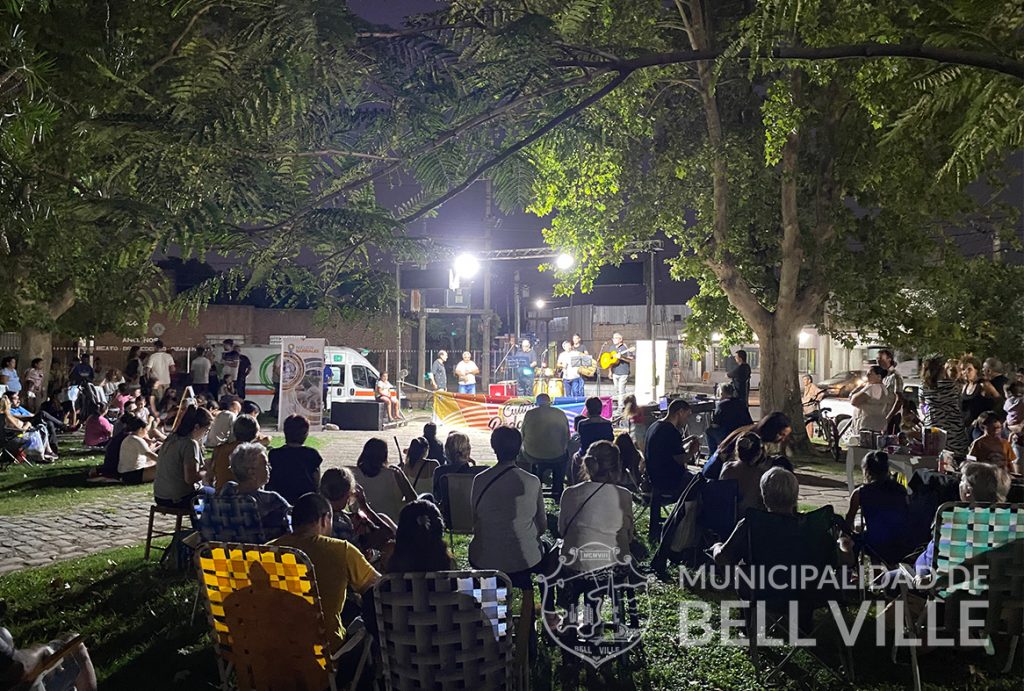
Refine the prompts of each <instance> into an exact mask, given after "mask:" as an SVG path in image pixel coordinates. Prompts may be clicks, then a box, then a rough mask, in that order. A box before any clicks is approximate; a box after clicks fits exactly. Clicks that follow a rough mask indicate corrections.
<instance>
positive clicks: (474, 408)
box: [434, 391, 612, 430]
mask: <svg viewBox="0 0 1024 691" xmlns="http://www.w3.org/2000/svg"><path fill="white" fill-rule="evenodd" d="M583 403H584V399H582V398H556V399H554V401H553V402H552V404H551V405H552V407H554V408H558V409H559V410H561V411H562V412H564V413H565V417H566V418H568V420H569V425H570V427H571V426H572V423H573V420H574V419H575V418H576V416H577V415H581V414H582V413H583ZM601 403H602V408H601V414H602V415H603V416H605V417H606V418H611V416H612V399H611V396H602V397H601ZM536 407H537V404H536V403H535V401H534V399H533V398H532V397H526V396H522V397H516V398H509V399H503V400H499V399H495V398H488V397H487V396H484V395H481V394H475V395H474V394H460V393H449V392H447V391H435V392H434V422H436V423H438V424H441V425H446V426H448V427H454V428H455V429H466V428H468V429H483V430H486V429H494V428H495V427H501V426H505V425H508V426H512V427H522V425H523V416H525V415H526V411H528V410H531V409H532V408H536Z"/></svg>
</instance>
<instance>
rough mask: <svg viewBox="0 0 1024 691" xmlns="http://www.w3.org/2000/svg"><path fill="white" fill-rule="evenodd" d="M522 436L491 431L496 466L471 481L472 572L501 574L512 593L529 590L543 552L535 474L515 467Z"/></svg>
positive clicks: (542, 518)
mask: <svg viewBox="0 0 1024 691" xmlns="http://www.w3.org/2000/svg"><path fill="white" fill-rule="evenodd" d="M522 443H523V437H522V435H521V434H520V433H519V430H517V429H515V428H514V427H498V428H497V429H495V430H494V431H493V432H491V448H492V449H493V450H494V454H495V456H497V458H498V462H497V464H496V465H494V466H492V467H491V468H488V469H486V470H484V471H483V472H481V473H480V474H478V475H477V476H476V477H475V478H473V492H472V502H473V518H474V520H473V539H472V540H471V541H470V543H469V563H470V564H472V566H473V568H476V569H496V570H498V571H504V572H505V574H507V575H508V577H509V579H510V580H511V581H512V585H514V586H515V587H517V588H532V587H533V581H532V579H531V576H530V574H531V573H540V572H541V570H542V569H543V559H544V556H545V554H546V552H547V550H546V549H545V547H544V544H543V543H542V542H541V539H540V536H541V535H543V534H544V531H545V530H546V529H547V514H546V513H545V512H544V496H543V495H542V494H541V485H540V480H539V479H538V478H537V476H536V475H533V474H531V473H528V472H526V471H525V470H523V469H521V468H519V467H518V466H516V459H517V458H519V450H520V448H521V446H522Z"/></svg>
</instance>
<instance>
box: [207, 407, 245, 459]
mask: <svg viewBox="0 0 1024 691" xmlns="http://www.w3.org/2000/svg"><path fill="white" fill-rule="evenodd" d="M229 400H230V402H228V401H222V403H227V405H226V406H224V408H223V409H222V410H221V411H220V412H219V413H217V417H215V418H213V424H212V425H210V432H209V434H207V435H206V448H208V449H212V448H214V447H216V446H218V445H220V444H226V443H227V442H230V441H234V440H235V432H234V427H235V419H236V418H237V417H238V414H239V413H241V412H242V401H241V400H239V399H238V397H237V396H232V397H231V398H230V399H229Z"/></svg>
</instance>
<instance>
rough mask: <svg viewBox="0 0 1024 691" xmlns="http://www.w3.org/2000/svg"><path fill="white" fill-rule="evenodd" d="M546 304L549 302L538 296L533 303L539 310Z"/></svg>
mask: <svg viewBox="0 0 1024 691" xmlns="http://www.w3.org/2000/svg"><path fill="white" fill-rule="evenodd" d="M546 304H548V303H547V302H545V300H544V298H537V300H536V301H535V302H534V303H533V306H534V307H536V308H537V309H539V310H542V309H544V306H545V305H546Z"/></svg>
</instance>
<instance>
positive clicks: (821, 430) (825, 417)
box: [804, 391, 853, 463]
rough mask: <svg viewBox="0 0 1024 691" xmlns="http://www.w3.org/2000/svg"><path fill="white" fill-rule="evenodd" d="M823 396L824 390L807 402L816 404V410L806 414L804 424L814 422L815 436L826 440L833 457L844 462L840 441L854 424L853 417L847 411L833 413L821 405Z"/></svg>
mask: <svg viewBox="0 0 1024 691" xmlns="http://www.w3.org/2000/svg"><path fill="white" fill-rule="evenodd" d="M823 398H825V392H824V391H822V392H821V393H819V394H818V395H817V396H815V397H814V398H813V399H811V400H810V401H807V402H806V404H807V405H812V406H814V410H812V411H811V412H809V413H807V414H806V415H804V425H811V424H813V425H814V430H815V436H819V437H820V438H821V439H824V440H825V446H826V447H827V448H828V451H829V453H831V454H832V459H833V460H834V461H836V462H837V463H839V462H843V461H844V458H843V452H842V449H841V448H840V445H839V443H840V441H842V440H843V439H844V438H846V435H847V434H848V433H849V431H850V428H851V426H852V425H853V417H852V416H850V415H846V414H845V413H840V414H839V415H832V411H831V410H830V409H829V408H822V407H821V401H822V399H823Z"/></svg>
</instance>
